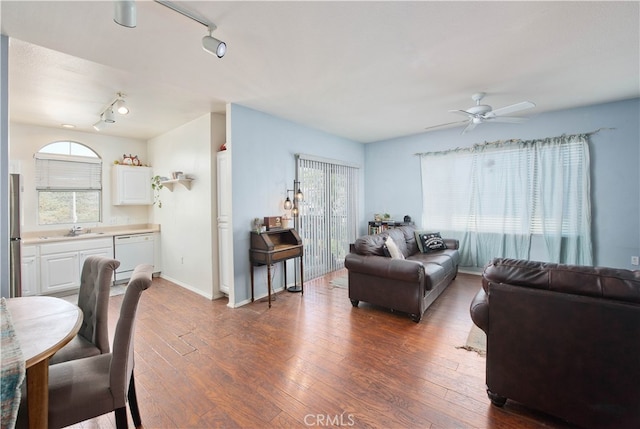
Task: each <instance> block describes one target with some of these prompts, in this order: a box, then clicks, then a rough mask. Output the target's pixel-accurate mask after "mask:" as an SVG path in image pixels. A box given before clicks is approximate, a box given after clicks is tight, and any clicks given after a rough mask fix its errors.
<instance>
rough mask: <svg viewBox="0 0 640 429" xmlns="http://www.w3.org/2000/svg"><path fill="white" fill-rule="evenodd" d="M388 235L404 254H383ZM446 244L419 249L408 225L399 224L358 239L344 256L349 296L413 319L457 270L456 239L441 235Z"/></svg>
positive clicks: (429, 303) (416, 319) (448, 282)
mask: <svg viewBox="0 0 640 429" xmlns="http://www.w3.org/2000/svg"><path fill="white" fill-rule="evenodd" d="M389 236H390V237H391V238H392V239H393V241H394V242H395V243H396V245H397V246H398V249H399V250H400V252H402V254H403V256H404V259H394V258H391V257H387V256H385V255H384V250H383V246H384V244H385V237H389ZM444 243H445V245H446V247H447V248H446V249H444V250H435V251H431V252H429V253H422V252H421V251H420V249H419V248H418V245H417V243H416V238H415V227H414V226H409V225H408V226H401V227H398V228H394V229H390V230H387V231H384V232H382V233H380V234H373V235H366V236H364V237H360V238H358V239H357V240H356V241H355V243H353V244H352V245H351V252H350V253H349V254H347V256H346V258H345V267H346V268H347V270H348V271H349V299H350V300H351V303H352V304H353V306H354V307H357V306H358V304H359V303H360V301H363V302H368V303H371V304H375V305H379V306H381V307H386V308H390V309H392V310H396V311H401V312H404V313H408V314H409V315H410V317H411V319H412V320H413V321H414V322H416V323H417V322H419V321H420V320H421V319H422V314H423V313H424V312H425V310H426V309H427V308H428V307H429V305H431V303H432V302H433V301H435V299H436V298H437V297H438V296H439V295H440V294H441V293H442V292H443V291H444V290H445V289H446V287H447V286H449V284H450V283H451V281H452V280H453V279H454V278H455V277H456V275H457V274H458V263H459V260H460V256H459V253H458V250H457V249H458V241H457V240H452V239H444Z"/></svg>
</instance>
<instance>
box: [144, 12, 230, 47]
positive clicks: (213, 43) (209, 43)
mask: <svg viewBox="0 0 640 429" xmlns="http://www.w3.org/2000/svg"><path fill="white" fill-rule="evenodd" d="M155 2H156V3H159V4H161V5H162V6H165V7H168V8H169V9H171V10H173V11H174V12H178V13H179V14H180V15H183V16H186V17H187V18H189V19H191V20H193V21H196V22H197V23H199V24H202V25H204V26H205V27H207V30H208V31H209V35H208V36H204V37H203V38H202V49H204V50H205V51H207V52H209V53H210V54H214V55H215V56H217V57H218V58H222V57H224V54H226V53H227V44H226V43H225V42H223V41H221V40H218V39H216V38H215V37H213V36H212V35H211V33H212V32H213V31H214V30H215V29H216V28H217V26H216V25H215V24H214V23H213V22H211V21H209V20H207V19H206V18H201V17H199V16H196V15H195V14H194V13H192V12H189V11H187V10H185V9H183V8H182V7H181V6H178V5H176V4H173V3H171V2H170V1H164V0H155Z"/></svg>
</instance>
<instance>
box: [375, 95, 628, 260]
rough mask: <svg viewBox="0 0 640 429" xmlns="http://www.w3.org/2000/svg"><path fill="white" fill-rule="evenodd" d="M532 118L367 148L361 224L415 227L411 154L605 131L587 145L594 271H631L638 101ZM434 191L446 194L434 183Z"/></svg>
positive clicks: (416, 171) (417, 180) (416, 179)
mask: <svg viewBox="0 0 640 429" xmlns="http://www.w3.org/2000/svg"><path fill="white" fill-rule="evenodd" d="M534 101H535V100H534ZM532 112H534V116H533V117H531V116H530V117H531V119H530V120H529V121H527V122H526V123H524V124H518V125H512V124H484V125H481V126H479V127H477V128H476V129H475V130H473V132H471V133H468V134H465V135H461V134H460V133H461V131H462V128H453V129H447V130H440V131H432V132H428V133H423V134H419V135H415V136H410V137H404V138H398V139H393V140H386V141H381V142H376V143H371V144H367V145H366V146H365V147H366V153H365V165H366V170H365V217H366V219H372V218H373V214H374V213H381V212H382V213H384V212H388V213H390V214H391V215H392V217H393V218H395V219H401V218H402V216H404V215H405V214H409V215H410V216H411V217H412V218H413V220H414V221H415V222H416V223H417V224H419V223H420V221H421V214H422V196H421V193H422V191H421V174H420V161H419V158H418V157H417V156H415V154H416V153H420V152H431V151H438V150H446V149H451V148H456V147H468V146H472V145H474V144H477V143H483V142H490V141H496V140H507V139H522V140H529V139H534V138H545V137H554V136H559V135H562V134H579V133H587V132H591V131H595V130H597V129H599V128H612V129H604V130H602V131H600V132H598V133H596V134H594V135H592V136H591V138H590V142H591V145H590V151H591V168H592V176H591V177H592V180H591V195H592V200H591V203H592V222H593V223H592V228H593V229H592V231H593V237H592V238H593V248H594V263H595V265H601V266H610V267H619V268H627V269H638V267H637V266H635V267H634V266H632V265H631V256H632V255H640V168H639V165H640V99H633V100H626V101H621V102H615V103H607V104H601V105H595V106H589V107H583V108H576V109H570V110H563V111H556V112H551V113H545V114H540V115H537V116H536V115H535V111H532ZM433 185H434V186H446V184H444V183H439V182H438V178H437V177H433ZM363 231H364V226H363Z"/></svg>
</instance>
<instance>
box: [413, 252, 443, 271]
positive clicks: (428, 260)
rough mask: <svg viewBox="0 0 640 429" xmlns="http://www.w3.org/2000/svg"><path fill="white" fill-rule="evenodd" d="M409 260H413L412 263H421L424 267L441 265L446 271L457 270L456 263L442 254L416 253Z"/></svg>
mask: <svg viewBox="0 0 640 429" xmlns="http://www.w3.org/2000/svg"><path fill="white" fill-rule="evenodd" d="M408 259H411V260H412V261H420V262H422V263H423V264H424V265H432V264H433V265H439V266H441V267H442V268H444V269H445V270H446V271H451V270H453V269H455V268H454V267H455V265H454V261H452V260H451V257H450V256H448V255H445V254H442V253H439V254H436V253H416V254H415V255H413V256H410V257H409V258H408Z"/></svg>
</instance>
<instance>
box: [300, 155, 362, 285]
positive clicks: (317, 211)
mask: <svg viewBox="0 0 640 429" xmlns="http://www.w3.org/2000/svg"><path fill="white" fill-rule="evenodd" d="M297 177H298V180H300V184H301V188H302V191H303V193H304V201H303V203H302V205H301V211H300V217H299V222H298V223H299V226H298V229H299V231H298V232H299V233H300V236H301V237H302V240H303V244H304V277H305V279H307V278H308V279H312V278H315V277H318V276H321V275H323V274H326V273H329V272H331V271H336V270H338V269H341V268H343V267H344V258H345V256H346V254H347V253H348V252H349V243H353V242H354V240H355V239H356V238H357V232H358V225H357V223H358V201H359V198H358V189H359V169H358V167H356V166H352V165H347V164H344V163H341V162H340V161H333V160H326V159H322V158H315V157H310V156H305V155H298V162H297Z"/></svg>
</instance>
